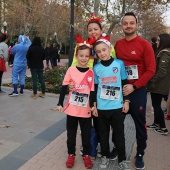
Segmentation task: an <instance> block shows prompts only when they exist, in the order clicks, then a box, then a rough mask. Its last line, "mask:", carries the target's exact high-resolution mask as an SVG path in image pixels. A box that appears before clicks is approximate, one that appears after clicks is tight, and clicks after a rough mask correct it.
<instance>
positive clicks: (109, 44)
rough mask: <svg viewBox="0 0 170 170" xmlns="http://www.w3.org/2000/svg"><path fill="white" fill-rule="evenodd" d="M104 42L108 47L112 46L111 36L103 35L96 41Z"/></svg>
mask: <svg viewBox="0 0 170 170" xmlns="http://www.w3.org/2000/svg"><path fill="white" fill-rule="evenodd" d="M99 41H100V42H104V43H105V44H106V45H108V46H109V47H110V46H111V43H110V36H109V35H107V34H105V33H103V34H102V36H101V37H100V38H99V39H98V40H97V41H96V42H99Z"/></svg>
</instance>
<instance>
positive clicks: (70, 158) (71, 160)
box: [66, 155, 75, 168]
mask: <svg viewBox="0 0 170 170" xmlns="http://www.w3.org/2000/svg"><path fill="white" fill-rule="evenodd" d="M74 160H75V156H74V155H68V159H67V161H66V167H67V168H72V167H73V166H74Z"/></svg>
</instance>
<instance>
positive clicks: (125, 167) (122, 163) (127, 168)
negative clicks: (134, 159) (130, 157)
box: [118, 161, 130, 170]
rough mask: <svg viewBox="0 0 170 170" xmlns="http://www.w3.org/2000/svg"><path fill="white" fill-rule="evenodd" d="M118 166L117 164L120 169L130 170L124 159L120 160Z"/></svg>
mask: <svg viewBox="0 0 170 170" xmlns="http://www.w3.org/2000/svg"><path fill="white" fill-rule="evenodd" d="M118 166H119V169H121V170H130V168H129V166H128V164H127V162H126V161H122V162H120V163H119V165H118Z"/></svg>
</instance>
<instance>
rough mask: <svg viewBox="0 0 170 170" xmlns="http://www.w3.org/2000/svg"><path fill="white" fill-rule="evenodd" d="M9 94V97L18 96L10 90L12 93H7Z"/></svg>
mask: <svg viewBox="0 0 170 170" xmlns="http://www.w3.org/2000/svg"><path fill="white" fill-rule="evenodd" d="M9 96H10V97H14V96H18V93H14V92H12V93H10V94H9Z"/></svg>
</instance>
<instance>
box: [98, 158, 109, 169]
mask: <svg viewBox="0 0 170 170" xmlns="http://www.w3.org/2000/svg"><path fill="white" fill-rule="evenodd" d="M108 166H109V159H108V158H106V156H103V157H102V158H101V162H100V169H108Z"/></svg>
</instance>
